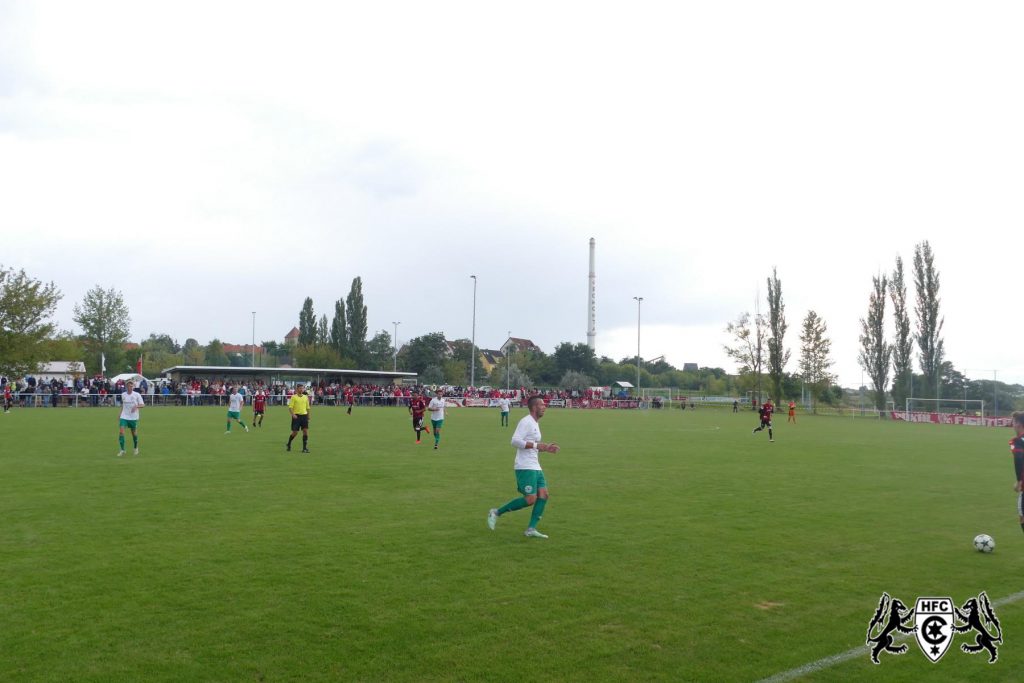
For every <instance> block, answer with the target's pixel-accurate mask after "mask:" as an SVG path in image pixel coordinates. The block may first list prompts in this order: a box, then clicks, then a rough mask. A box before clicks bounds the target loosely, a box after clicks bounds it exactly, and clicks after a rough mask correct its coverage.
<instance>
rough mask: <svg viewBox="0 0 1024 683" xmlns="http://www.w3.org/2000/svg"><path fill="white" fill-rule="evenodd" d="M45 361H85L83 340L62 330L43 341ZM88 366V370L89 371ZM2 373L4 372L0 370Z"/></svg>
mask: <svg viewBox="0 0 1024 683" xmlns="http://www.w3.org/2000/svg"><path fill="white" fill-rule="evenodd" d="M43 350H44V354H45V355H44V357H43V361H44V362H45V361H57V360H66V361H77V362H81V363H84V361H85V347H84V346H83V345H82V341H81V340H80V339H79V338H78V337H76V336H75V335H73V334H72V333H70V332H60V333H58V334H57V335H55V336H53V337H50V338H49V339H46V340H45V341H44V342H43ZM88 369H89V368H88V367H87V368H86V370H87V371H88ZM0 374H3V372H2V371H0Z"/></svg>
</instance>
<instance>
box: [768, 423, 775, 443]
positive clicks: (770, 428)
mask: <svg viewBox="0 0 1024 683" xmlns="http://www.w3.org/2000/svg"><path fill="white" fill-rule="evenodd" d="M768 441H775V436H774V435H773V434H772V423H771V422H769V423H768Z"/></svg>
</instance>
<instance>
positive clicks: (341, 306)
mask: <svg viewBox="0 0 1024 683" xmlns="http://www.w3.org/2000/svg"><path fill="white" fill-rule="evenodd" d="M345 325H346V323H345V300H344V299H338V300H337V301H335V302H334V317H333V318H332V319H331V348H332V349H334V350H335V351H336V352H337V353H338V355H339V356H341V357H342V358H344V357H345V356H346V354H347V353H348V330H347V328H346V327H345Z"/></svg>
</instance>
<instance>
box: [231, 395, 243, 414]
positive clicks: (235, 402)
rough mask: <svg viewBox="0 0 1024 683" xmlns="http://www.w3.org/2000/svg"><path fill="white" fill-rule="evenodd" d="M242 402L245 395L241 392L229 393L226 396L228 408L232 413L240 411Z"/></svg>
mask: <svg viewBox="0 0 1024 683" xmlns="http://www.w3.org/2000/svg"><path fill="white" fill-rule="evenodd" d="M243 403H245V396H243V395H242V394H231V395H230V396H228V410H229V411H231V412H232V413H240V412H242V404H243Z"/></svg>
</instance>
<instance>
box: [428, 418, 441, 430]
mask: <svg viewBox="0 0 1024 683" xmlns="http://www.w3.org/2000/svg"><path fill="white" fill-rule="evenodd" d="M430 426H431V427H433V428H434V429H440V428H441V427H444V420H431V421H430Z"/></svg>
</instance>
